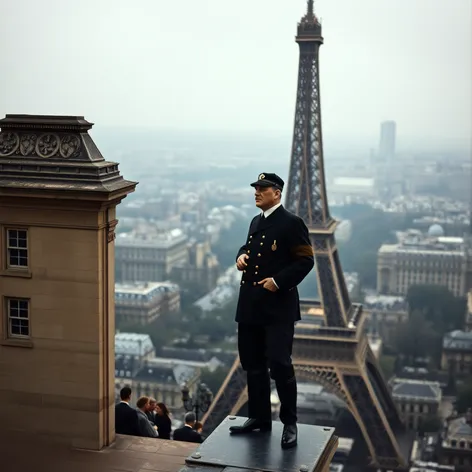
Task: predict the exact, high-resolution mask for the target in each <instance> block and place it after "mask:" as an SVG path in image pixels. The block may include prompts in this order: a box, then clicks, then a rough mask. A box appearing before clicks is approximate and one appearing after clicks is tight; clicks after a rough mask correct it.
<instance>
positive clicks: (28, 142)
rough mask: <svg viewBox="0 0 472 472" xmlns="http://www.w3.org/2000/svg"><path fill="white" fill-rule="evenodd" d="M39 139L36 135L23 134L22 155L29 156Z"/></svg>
mask: <svg viewBox="0 0 472 472" xmlns="http://www.w3.org/2000/svg"><path fill="white" fill-rule="evenodd" d="M37 139H38V137H37V136H36V135H35V134H22V135H21V137H20V153H21V155H22V156H29V155H30V154H31V153H32V152H33V151H34V149H35V147H36V140H37Z"/></svg>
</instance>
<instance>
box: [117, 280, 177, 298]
mask: <svg viewBox="0 0 472 472" xmlns="http://www.w3.org/2000/svg"><path fill="white" fill-rule="evenodd" d="M178 290H179V286H178V285H177V284H174V283H172V282H169V281H165V282H136V283H126V284H120V283H117V284H115V301H117V302H119V301H121V300H131V299H132V300H139V299H143V300H151V299H153V298H154V297H158V296H160V295H162V294H163V293H165V292H173V291H178Z"/></svg>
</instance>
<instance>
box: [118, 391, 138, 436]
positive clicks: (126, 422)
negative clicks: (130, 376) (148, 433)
mask: <svg viewBox="0 0 472 472" xmlns="http://www.w3.org/2000/svg"><path fill="white" fill-rule="evenodd" d="M120 399H121V401H120V402H119V403H118V404H117V405H116V406H115V431H116V434H128V435H130V436H138V434H139V430H138V415H137V413H136V410H135V409H134V408H133V407H131V406H130V402H131V388H130V387H123V388H122V389H121V390H120Z"/></svg>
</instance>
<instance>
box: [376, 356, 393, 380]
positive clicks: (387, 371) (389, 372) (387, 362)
mask: <svg viewBox="0 0 472 472" xmlns="http://www.w3.org/2000/svg"><path fill="white" fill-rule="evenodd" d="M379 364H380V370H381V371H382V374H383V375H384V377H385V379H386V380H388V379H390V378H391V377H393V374H394V373H395V356H386V355H381V356H380V359H379Z"/></svg>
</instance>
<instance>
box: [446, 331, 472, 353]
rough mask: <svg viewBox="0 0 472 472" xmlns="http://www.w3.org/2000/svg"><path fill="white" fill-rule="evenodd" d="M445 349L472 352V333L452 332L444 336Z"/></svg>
mask: <svg viewBox="0 0 472 472" xmlns="http://www.w3.org/2000/svg"><path fill="white" fill-rule="evenodd" d="M443 348H444V349H451V350H457V351H472V331H461V330H456V331H451V332H450V333H447V334H445V335H444V338H443Z"/></svg>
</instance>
